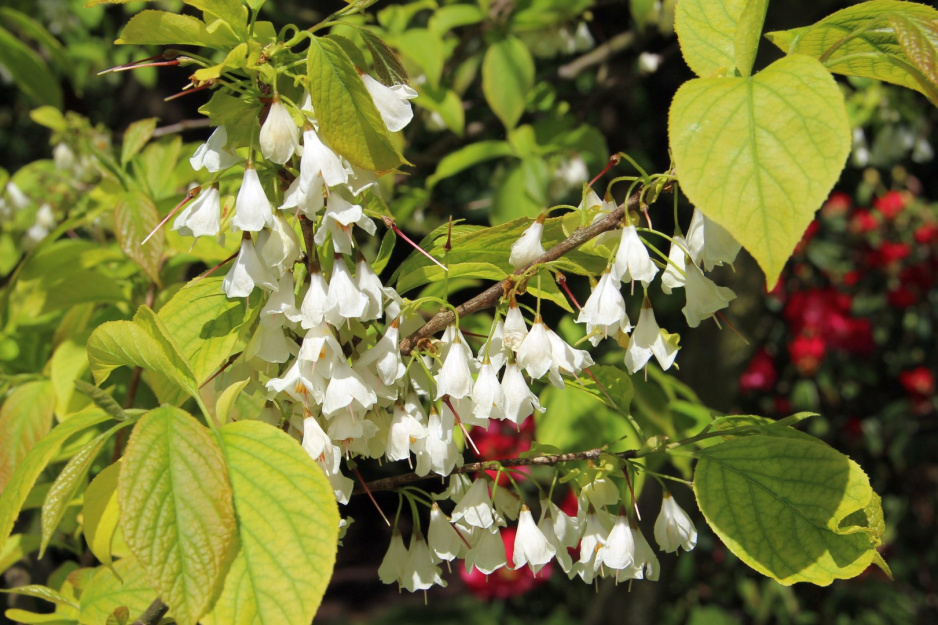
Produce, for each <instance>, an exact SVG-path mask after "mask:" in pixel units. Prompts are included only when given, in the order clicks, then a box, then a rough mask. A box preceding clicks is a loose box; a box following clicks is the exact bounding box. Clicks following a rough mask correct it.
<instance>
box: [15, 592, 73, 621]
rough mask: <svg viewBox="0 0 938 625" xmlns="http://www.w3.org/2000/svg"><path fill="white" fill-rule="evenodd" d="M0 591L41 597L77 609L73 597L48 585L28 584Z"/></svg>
mask: <svg viewBox="0 0 938 625" xmlns="http://www.w3.org/2000/svg"><path fill="white" fill-rule="evenodd" d="M0 592H5V593H9V594H11V595H21V596H23V597H35V598H36V599H42V600H43V601H48V602H49V603H54V604H56V605H61V606H67V607H69V608H73V609H74V610H76V612H77V610H78V603H76V602H75V600H74V599H70V598H69V597H66V596H65V595H63V594H62V593H60V592H59V591H57V590H55V589H54V588H49V587H48V586H41V585H39V584H29V585H27V586H17V587H15V588H10V589H9V590H2V591H0ZM59 616H60V617H61V616H63V615H61V614H60V615H59Z"/></svg>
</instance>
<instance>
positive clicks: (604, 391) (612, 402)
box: [583, 367, 647, 408]
mask: <svg viewBox="0 0 938 625" xmlns="http://www.w3.org/2000/svg"><path fill="white" fill-rule="evenodd" d="M583 371H586V374H587V375H588V376H589V377H591V378H593V382H595V383H596V386H598V387H599V390H601V391H602V392H603V395H605V396H606V399H608V400H609V403H610V404H612V405H613V406H615V407H616V408H618V406H617V405H616V402H615V400H613V399H612V397H610V396H609V393H608V392H606V388H605V387H604V386H603V385H602V384H600V382H599V380H597V379H596V376H595V375H593V372H592V371H590V368H589V367H586V368H585V369H583ZM646 373H647V372H646Z"/></svg>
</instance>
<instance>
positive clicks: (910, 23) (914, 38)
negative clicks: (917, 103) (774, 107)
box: [766, 0, 938, 105]
mask: <svg viewBox="0 0 938 625" xmlns="http://www.w3.org/2000/svg"><path fill="white" fill-rule="evenodd" d="M936 19H938V10H936V9H934V8H933V7H930V6H926V5H924V4H918V3H914V2H899V1H896V0H874V1H873V2H863V3H860V4H857V5H854V6H851V7H848V8H846V9H843V10H841V11H837V12H836V13H833V14H831V15H829V16H827V17H826V18H824V19H822V20H821V21H819V22H817V23H816V24H813V25H811V26H805V27H803V28H796V29H793V30H785V31H775V32H771V33H767V34H766V37H767V38H768V39H769V40H770V41H771V42H772V43H774V44H775V45H776V46H778V47H779V48H781V49H782V50H783V51H784V52H785V53H787V54H796V53H797V54H807V55H809V56H813V57H816V58H819V59H821V60H822V61H823V62H824V66H825V67H826V68H827V69H828V70H830V71H832V72H835V73H838V74H846V75H848V76H864V77H866V78H875V79H877V80H882V81H885V82H890V83H893V84H896V85H901V86H903V87H908V88H909V89H914V90H916V91H919V92H921V93H923V94H925V95H926V96H927V97H928V98H929V100H931V101H932V103H933V104H936V105H938V84H936V83H938V81H936V76H935V72H934V61H933V59H934V47H935V38H936V35H935V20H936ZM929 59H932V61H931V65H929ZM929 68H931V69H929Z"/></svg>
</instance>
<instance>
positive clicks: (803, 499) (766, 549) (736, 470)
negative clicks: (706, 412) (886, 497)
mask: <svg viewBox="0 0 938 625" xmlns="http://www.w3.org/2000/svg"><path fill="white" fill-rule="evenodd" d="M698 453H699V456H698V463H697V469H696V471H695V474H694V492H695V493H696V495H697V502H698V503H699V505H700V509H701V511H702V512H703V514H704V517H705V518H706V519H707V523H709V524H710V526H711V527H712V528H713V529H714V531H715V532H716V533H717V535H718V536H719V537H720V539H721V540H722V541H723V542H724V543H725V544H726V546H727V547H729V549H730V550H731V551H732V552H733V553H734V554H736V556H738V557H739V558H740V559H741V560H743V561H744V562H745V563H746V564H748V565H749V566H751V567H753V568H754V569H756V570H757V571H759V572H760V573H762V574H764V575H768V576H769V577H772V578H773V579H775V580H777V581H779V582H780V583H782V584H785V585H791V584H793V583H795V582H811V583H814V584H818V585H821V586H826V585H828V584H830V583H831V582H832V581H833V580H835V579H846V578H850V577H855V576H856V575H859V574H860V573H862V572H863V571H864V570H865V569H866V567H867V566H869V565H870V563H871V562H873V560H874V554H875V553H876V551H875V549H876V547H877V546H878V545H879V543H880V541H881V535H882V528H881V527H878V526H877V525H876V519H877V518H881V516H882V512H881V509H879V510H878V511H869V508H870V506H871V502H873V507H875V505H876V503H877V502H875V500H874V499H873V490H872V488H870V483H869V479H868V478H867V477H866V474H865V473H863V470H862V469H860V467H859V466H858V465H857V464H856V463H855V462H853V461H852V460H850V458H848V457H847V456H845V455H843V454H841V453H840V452H838V451H836V450H834V449H832V448H831V447H828V446H827V445H825V444H823V443H821V442H820V441H817V442H815V441H812V440H808V439H806V438H804V437H779V436H763V435H757V436H748V437H741V438H734V439H731V440H728V441H726V442H723V443H720V444H719V445H714V446H712V447H708V448H706V449H703V450H701V451H700V452H698ZM868 511H869V513H868V514H867V512H868ZM857 512H862V513H863V515H862V518H861V516H860V515H858V514H856V513H857ZM848 517H849V518H848Z"/></svg>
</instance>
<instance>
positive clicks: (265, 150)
mask: <svg viewBox="0 0 938 625" xmlns="http://www.w3.org/2000/svg"><path fill="white" fill-rule="evenodd" d="M299 139H300V129H299V127H298V126H297V125H296V122H294V121H293V118H292V117H291V116H290V112H289V111H288V110H287V107H286V105H284V103H283V102H281V101H280V96H279V95H277V94H276V93H275V94H274V97H273V102H271V103H270V110H269V111H268V113H267V119H266V120H264V125H263V126H261V132H260V146H261V154H263V155H264V158H266V159H267V160H270V161H273V162H275V163H279V164H281V165H283V164H284V163H286V162H287V161H288V160H290V157H291V156H293V152H295V151H296V146H297V144H298V143H299Z"/></svg>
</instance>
